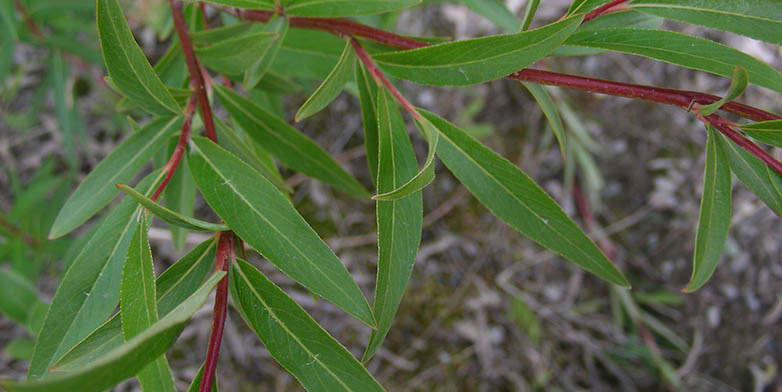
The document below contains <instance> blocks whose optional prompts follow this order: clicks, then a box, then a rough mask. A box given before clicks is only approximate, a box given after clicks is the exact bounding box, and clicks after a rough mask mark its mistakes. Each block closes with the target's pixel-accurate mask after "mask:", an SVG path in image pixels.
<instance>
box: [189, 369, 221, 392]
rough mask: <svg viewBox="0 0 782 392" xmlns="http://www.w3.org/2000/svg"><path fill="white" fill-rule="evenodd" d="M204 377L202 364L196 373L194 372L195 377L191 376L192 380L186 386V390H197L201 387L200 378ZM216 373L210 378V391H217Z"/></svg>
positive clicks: (192, 391) (195, 391)
mask: <svg viewBox="0 0 782 392" xmlns="http://www.w3.org/2000/svg"><path fill="white" fill-rule="evenodd" d="M203 377H204V365H201V367H200V368H198V373H197V374H196V376H195V378H193V382H191V383H190V386H189V387H188V388H187V392H198V391H199V390H200V388H201V380H202V379H203ZM217 391H218V388H217V375H216V374H215V376H214V378H212V392H217Z"/></svg>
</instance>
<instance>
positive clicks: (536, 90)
mask: <svg viewBox="0 0 782 392" xmlns="http://www.w3.org/2000/svg"><path fill="white" fill-rule="evenodd" d="M521 84H522V85H523V86H524V87H525V88H526V89H527V91H529V93H530V94H532V97H533V98H535V101H536V102H537V103H538V105H539V106H540V110H541V111H543V115H545V116H546V120H548V124H549V125H550V126H551V131H552V132H554V136H556V138H557V142H559V150H560V152H561V153H562V157H565V156H566V155H567V135H566V134H565V127H564V126H563V125H562V117H560V116H559V109H557V105H556V104H555V103H554V100H553V99H552V98H551V94H549V93H548V90H546V88H545V87H543V86H541V85H539V84H535V83H529V82H521Z"/></svg>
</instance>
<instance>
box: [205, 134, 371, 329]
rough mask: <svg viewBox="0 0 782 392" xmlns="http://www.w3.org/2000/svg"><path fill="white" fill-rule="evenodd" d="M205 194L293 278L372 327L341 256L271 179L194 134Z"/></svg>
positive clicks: (233, 226)
mask: <svg viewBox="0 0 782 392" xmlns="http://www.w3.org/2000/svg"><path fill="white" fill-rule="evenodd" d="M192 151H193V155H191V159H190V168H191V170H192V171H193V178H195V180H196V184H197V185H198V189H199V190H201V195H202V196H203V197H204V200H206V202H207V203H208V204H209V206H210V207H212V209H213V210H214V211H215V212H216V213H217V214H218V215H219V216H220V217H221V218H223V219H224V220H225V223H226V224H227V225H228V227H230V228H231V229H232V230H233V231H234V232H236V234H238V235H239V237H241V238H242V239H243V240H244V241H245V242H247V244H249V245H250V246H252V247H253V248H255V249H256V250H257V251H258V252H259V253H260V254H261V255H263V256H264V257H265V258H266V259H268V260H269V261H270V262H271V263H272V264H274V265H275V266H277V268H279V269H280V270H281V271H283V272H284V273H285V274H286V275H288V276H289V277H290V278H291V279H293V280H295V281H296V282H298V283H300V284H301V285H302V286H304V287H306V288H307V289H309V290H310V291H312V292H313V293H315V294H317V295H319V296H321V297H323V298H325V299H326V300H328V301H330V302H332V303H334V304H335V305H337V306H339V307H340V308H342V309H344V310H345V311H346V312H348V313H350V314H351V315H353V316H355V317H356V318H358V319H359V320H361V321H363V322H364V323H366V324H367V325H369V326H374V325H375V321H374V317H373V316H372V312H371V311H370V309H369V304H368V303H367V301H366V298H364V295H363V294H362V293H361V290H359V288H358V285H356V282H355V281H353V278H352V277H351V276H350V273H348V271H347V269H345V267H344V266H343V265H342V263H341V262H340V260H339V259H338V258H337V256H336V255H335V254H334V252H332V251H331V249H329V247H328V246H327V245H326V244H325V243H324V242H323V240H322V239H320V237H318V234H317V233H315V231H314V230H313V229H312V227H310V225H309V224H307V222H306V221H305V220H304V218H302V217H301V215H299V213H298V212H297V211H296V209H295V208H293V205H292V204H291V203H290V201H288V199H287V198H285V196H284V195H283V194H282V193H280V191H279V190H277V188H275V187H274V185H272V184H271V183H270V182H269V181H268V180H266V179H265V178H263V177H262V176H261V175H260V174H258V173H257V172H256V171H255V170H253V169H252V168H251V167H250V166H249V165H247V164H246V163H244V162H242V161H241V160H239V159H238V158H237V157H236V156H234V155H233V154H231V153H229V152H228V151H226V150H224V149H223V148H222V147H220V146H217V145H215V144H214V143H212V142H211V141H209V140H208V139H204V138H200V137H197V138H193V145H192Z"/></svg>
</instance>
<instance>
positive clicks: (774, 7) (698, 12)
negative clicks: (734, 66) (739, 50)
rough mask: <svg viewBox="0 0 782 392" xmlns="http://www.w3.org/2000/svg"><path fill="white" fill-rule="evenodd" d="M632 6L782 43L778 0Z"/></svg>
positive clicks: (640, 0) (689, 0)
mask: <svg viewBox="0 0 782 392" xmlns="http://www.w3.org/2000/svg"><path fill="white" fill-rule="evenodd" d="M632 6H633V8H635V9H637V10H640V11H643V12H648V13H650V14H652V15H657V16H661V17H663V18H669V19H675V20H678V21H682V22H686V23H693V24H697V25H701V26H706V27H712V28H715V29H719V30H724V31H730V32H732V33H736V34H741V35H746V36H747V37H752V38H755V39H759V40H762V41H766V42H770V43H773V44H777V45H782V7H780V6H779V2H778V1H777V0H745V1H735V0H634V1H633V3H632Z"/></svg>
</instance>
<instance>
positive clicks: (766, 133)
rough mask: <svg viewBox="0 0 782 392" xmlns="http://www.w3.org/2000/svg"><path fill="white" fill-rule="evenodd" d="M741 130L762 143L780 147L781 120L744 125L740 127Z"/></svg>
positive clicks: (781, 140) (781, 138)
mask: <svg viewBox="0 0 782 392" xmlns="http://www.w3.org/2000/svg"><path fill="white" fill-rule="evenodd" d="M741 130H742V131H744V132H745V133H746V134H747V135H749V136H752V137H753V138H754V139H757V140H760V141H761V142H763V143H766V144H769V145H772V146H775V147H782V120H771V121H761V122H756V123H751V124H744V125H742V126H741Z"/></svg>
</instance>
